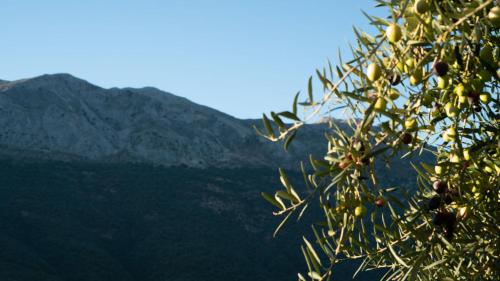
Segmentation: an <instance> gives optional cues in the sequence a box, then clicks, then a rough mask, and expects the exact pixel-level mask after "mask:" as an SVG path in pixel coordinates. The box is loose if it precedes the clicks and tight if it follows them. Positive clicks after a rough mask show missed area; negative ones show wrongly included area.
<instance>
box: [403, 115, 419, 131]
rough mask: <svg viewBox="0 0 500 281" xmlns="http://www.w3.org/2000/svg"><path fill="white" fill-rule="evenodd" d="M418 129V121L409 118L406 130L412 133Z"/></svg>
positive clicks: (406, 121)
mask: <svg viewBox="0 0 500 281" xmlns="http://www.w3.org/2000/svg"><path fill="white" fill-rule="evenodd" d="M416 127H417V121H416V120H415V119H414V118H412V117H409V119H406V120H405V129H407V130H408V131H412V130H414V129H415V128H416Z"/></svg>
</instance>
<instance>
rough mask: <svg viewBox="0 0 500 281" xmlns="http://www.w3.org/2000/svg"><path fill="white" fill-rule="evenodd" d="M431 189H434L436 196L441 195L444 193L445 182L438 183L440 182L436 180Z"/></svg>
mask: <svg viewBox="0 0 500 281" xmlns="http://www.w3.org/2000/svg"><path fill="white" fill-rule="evenodd" d="M432 188H433V189H434V191H435V192H436V193H438V194H442V193H444V192H445V191H446V182H443V181H440V180H437V181H435V182H434V184H433V185H432Z"/></svg>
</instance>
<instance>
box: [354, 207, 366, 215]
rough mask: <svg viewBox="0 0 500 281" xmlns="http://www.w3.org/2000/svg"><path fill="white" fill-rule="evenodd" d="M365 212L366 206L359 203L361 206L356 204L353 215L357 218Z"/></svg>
mask: <svg viewBox="0 0 500 281" xmlns="http://www.w3.org/2000/svg"><path fill="white" fill-rule="evenodd" d="M365 214H366V207H365V206H363V205H361V206H357V207H356V208H355V209H354V215H355V216H356V217H358V218H360V217H362V216H364V215H365Z"/></svg>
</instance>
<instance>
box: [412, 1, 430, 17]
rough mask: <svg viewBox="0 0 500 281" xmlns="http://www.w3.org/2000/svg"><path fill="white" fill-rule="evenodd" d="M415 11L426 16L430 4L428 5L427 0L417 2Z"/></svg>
mask: <svg viewBox="0 0 500 281" xmlns="http://www.w3.org/2000/svg"><path fill="white" fill-rule="evenodd" d="M413 9H414V11H415V13H417V14H424V13H425V12H427V11H428V10H429V3H427V0H417V1H416V2H415V5H414V6H413Z"/></svg>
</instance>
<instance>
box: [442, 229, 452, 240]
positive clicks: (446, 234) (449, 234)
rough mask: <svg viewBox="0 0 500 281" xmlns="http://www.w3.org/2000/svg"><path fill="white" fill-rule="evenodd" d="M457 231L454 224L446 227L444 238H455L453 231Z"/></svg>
mask: <svg viewBox="0 0 500 281" xmlns="http://www.w3.org/2000/svg"><path fill="white" fill-rule="evenodd" d="M454 232H455V227H454V226H446V227H445V228H444V232H443V234H444V238H446V240H448V241H450V240H451V239H453V233H454Z"/></svg>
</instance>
